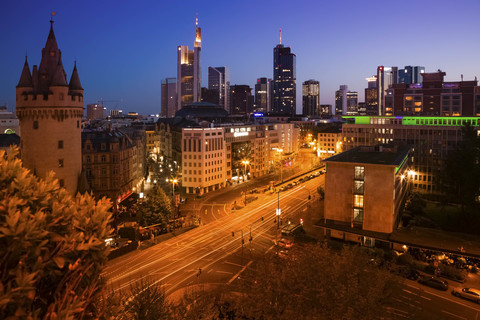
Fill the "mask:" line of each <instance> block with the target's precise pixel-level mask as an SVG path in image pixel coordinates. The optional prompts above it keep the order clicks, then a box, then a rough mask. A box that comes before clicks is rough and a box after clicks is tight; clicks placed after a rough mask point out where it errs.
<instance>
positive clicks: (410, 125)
mask: <svg viewBox="0 0 480 320" xmlns="http://www.w3.org/2000/svg"><path fill="white" fill-rule="evenodd" d="M344 119H345V120H346V121H347V122H346V123H344V124H343V126H342V135H343V150H344V151H346V150H350V149H353V148H356V147H359V146H373V145H376V144H378V143H390V142H396V143H403V144H406V145H410V146H412V147H413V159H414V160H415V162H414V163H413V164H412V170H413V171H414V172H415V175H414V177H413V187H414V189H416V190H418V191H421V192H427V193H435V192H437V185H436V179H437V177H438V174H439V171H440V170H441V168H442V166H443V164H444V161H445V159H446V158H447V156H448V154H449V153H450V152H454V151H455V150H456V147H457V146H458V145H459V144H460V142H461V141H462V126H464V125H466V124H470V125H471V126H473V127H474V128H476V129H477V130H478V129H480V118H479V117H414V116H394V117H368V116H367V117H362V116H357V117H344Z"/></svg>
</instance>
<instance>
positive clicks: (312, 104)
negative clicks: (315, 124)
mask: <svg viewBox="0 0 480 320" xmlns="http://www.w3.org/2000/svg"><path fill="white" fill-rule="evenodd" d="M302 96H303V115H304V116H308V117H311V116H319V115H320V82H318V81H317V80H307V81H305V82H304V83H303V85H302Z"/></svg>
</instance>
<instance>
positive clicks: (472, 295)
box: [452, 288, 480, 304]
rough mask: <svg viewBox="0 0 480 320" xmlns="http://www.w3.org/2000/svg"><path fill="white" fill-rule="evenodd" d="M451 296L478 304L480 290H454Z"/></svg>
mask: <svg viewBox="0 0 480 320" xmlns="http://www.w3.org/2000/svg"><path fill="white" fill-rule="evenodd" d="M452 294H453V295H454V296H456V297H459V298H464V299H468V300H472V301H473V302H476V303H478V304H480V290H479V289H474V288H462V289H460V288H454V289H453V290H452Z"/></svg>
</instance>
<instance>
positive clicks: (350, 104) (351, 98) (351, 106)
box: [347, 91, 358, 115]
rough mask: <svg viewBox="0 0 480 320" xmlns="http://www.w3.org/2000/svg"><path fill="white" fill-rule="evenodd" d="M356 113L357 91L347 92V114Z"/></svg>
mask: <svg viewBox="0 0 480 320" xmlns="http://www.w3.org/2000/svg"><path fill="white" fill-rule="evenodd" d="M357 113H358V92H357V91H348V92H347V115H356V114H357Z"/></svg>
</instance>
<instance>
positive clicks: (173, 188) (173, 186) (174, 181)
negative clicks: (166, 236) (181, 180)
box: [165, 179, 178, 227]
mask: <svg viewBox="0 0 480 320" xmlns="http://www.w3.org/2000/svg"><path fill="white" fill-rule="evenodd" d="M165 180H166V181H167V182H171V183H172V199H173V203H174V205H175V207H176V209H177V212H178V205H177V201H176V200H175V183H177V182H178V180H177V179H170V180H169V179H165ZM176 224H177V223H176V222H175V225H176ZM175 225H174V227H175Z"/></svg>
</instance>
